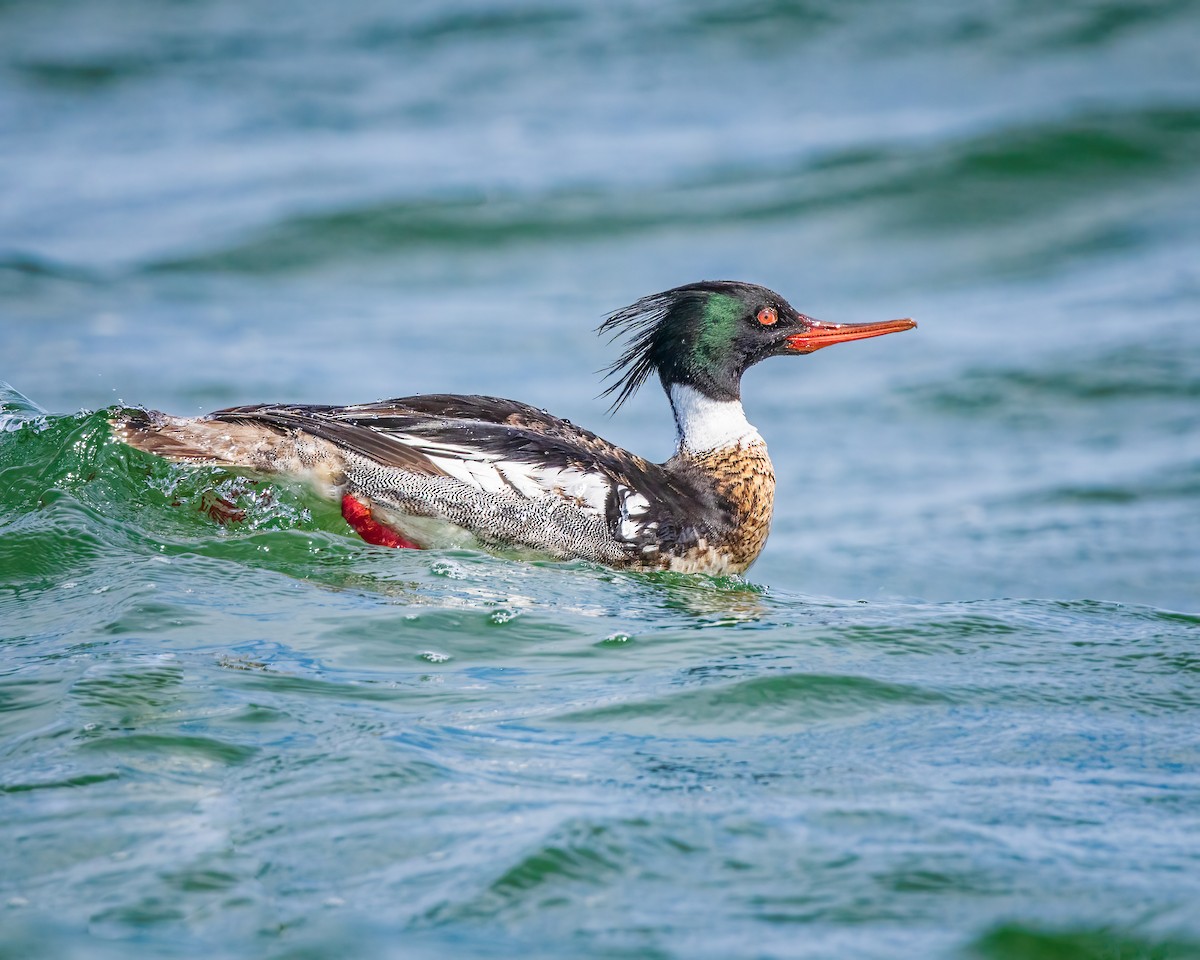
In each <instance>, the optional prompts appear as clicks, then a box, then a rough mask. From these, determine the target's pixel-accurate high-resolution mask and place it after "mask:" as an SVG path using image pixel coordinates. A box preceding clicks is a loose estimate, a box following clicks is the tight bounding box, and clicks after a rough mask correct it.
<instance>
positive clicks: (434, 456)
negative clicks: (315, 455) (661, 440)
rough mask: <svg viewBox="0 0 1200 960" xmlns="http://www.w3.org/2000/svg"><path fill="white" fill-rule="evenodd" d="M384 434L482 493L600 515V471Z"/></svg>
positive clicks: (606, 486) (603, 484) (603, 488)
mask: <svg viewBox="0 0 1200 960" xmlns="http://www.w3.org/2000/svg"><path fill="white" fill-rule="evenodd" d="M385 436H387V438H388V439H389V440H392V441H394V442H396V443H400V444H403V445H404V446H408V447H412V448H413V449H414V450H418V451H420V452H421V453H423V454H424V455H425V456H427V457H428V458H429V459H430V461H432V462H433V464H434V465H435V466H436V467H437V468H438V469H439V470H442V471H443V472H445V473H446V474H447V475H448V476H451V477H453V478H454V479H455V480H458V481H460V482H462V483H465V484H467V485H468V486H471V487H474V488H475V489H476V490H480V491H482V492H484V493H495V494H500V495H508V496H513V495H514V494H515V495H518V496H521V497H525V498H528V499H530V500H538V499H541V498H543V497H555V498H558V499H561V500H569V501H571V502H573V503H575V504H576V505H578V506H579V508H580V509H582V510H585V511H588V512H593V513H597V514H601V515H603V513H604V508H605V505H606V504H607V502H608V495H609V490H610V483H609V480H608V478H607V477H605V476H604V475H603V474H601V473H591V472H588V471H584V470H577V469H573V468H570V467H567V468H562V467H549V466H540V465H538V464H536V463H529V462H527V461H522V460H506V459H504V458H503V457H502V456H501V455H500V454H496V453H486V452H482V451H480V450H476V449H473V448H471V447H464V446H459V445H457V444H452V443H443V442H439V441H436V440H428V439H425V438H423V437H415V436H413V435H411V434H405V433H389V434H385ZM621 489H625V488H621ZM638 499H640V500H641V502H642V503H643V504H644V505H645V507H647V508H648V507H649V504H647V503H646V501H645V498H644V497H640V496H639V497H638Z"/></svg>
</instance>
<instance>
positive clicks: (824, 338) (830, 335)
mask: <svg viewBox="0 0 1200 960" xmlns="http://www.w3.org/2000/svg"><path fill="white" fill-rule="evenodd" d="M805 322H806V323H807V324H808V329H807V330H806V331H805V332H804V333H797V334H794V335H793V336H790V337H788V338H787V340H786V341H785V342H786V343H787V348H788V350H789V351H790V352H792V353H812V352H813V351H814V350H820V349H821V348H822V347H828V346H830V345H832V344H835V343H845V342H846V341H848V340H865V339H866V338H867V337H882V336H883V335H884V334H885V333H901V332H902V331H904V330H912V329H913V328H914V327H915V326H916V325H917V323H916V321H915V320H909V319H908V318H907V317H905V318H904V319H903V320H883V321H881V322H879V323H826V322H825V321H824V320H813V319H811V318H809V317H806V318H805Z"/></svg>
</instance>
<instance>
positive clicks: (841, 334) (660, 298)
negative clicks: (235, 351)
mask: <svg viewBox="0 0 1200 960" xmlns="http://www.w3.org/2000/svg"><path fill="white" fill-rule="evenodd" d="M915 326H916V324H915V323H914V322H913V321H912V320H908V319H904V320H888V321H884V322H881V323H859V324H851V323H825V322H822V321H820V320H814V319H812V318H811V317H807V316H805V315H804V314H802V313H800V312H798V311H797V310H796V309H794V308H793V307H792V306H791V305H790V304H789V303H788V302H787V301H786V300H784V299H783V297H781V296H780V295H779V294H777V293H775V292H773V291H771V290H768V289H767V288H765V287H760V286H756V285H754V284H750V283H740V282H736V281H730V280H716V281H702V282H699V283H690V284H686V285H685V286H681V287H675V288H674V289H672V290H666V291H663V292H662V293H656V294H653V295H652V296H648V297H643V298H642V299H641V300H638V301H637V302H636V303H634V304H631V305H630V306H628V307H624V308H623V309H621V310H617V311H615V312H614V313H612V314H610V315H609V316H608V318H607V319H606V320H605V321H604V323H603V324H601V326H600V327H599V332H600V333H608V334H611V335H612V338H613V339H614V340H615V339H617V338H619V337H622V336H624V337H625V338H626V339H625V343H624V346H625V350H624V352H623V353H622V354H621V356H620V357H619V358H618V359H617V360H616V362H615V363H613V364H612V365H611V366H610V367H609V368H608V369H607V373H608V375H609V377H611V378H612V380H613V382H612V383H611V385H610V386H609V387H608V389H607V390H606V391H605V394H604V395H605V396H612V397H614V399H613V402H612V408H611V409H612V410H616V409H617V408H619V407H620V406H621V405H622V404H623V403H624V402H625V401H626V400H628V399H629V397H630V396H632V395H633V393H634V392H635V391H637V389H638V388H639V387H640V386H641V385H642V384H643V383H645V382H646V380H648V379H649V377H650V375H651V374H652V373H657V374H658V377H659V380H660V381H661V382H662V385H663V389H664V390H665V391H666V393H667V397H668V399H669V400H670V403H671V410H672V412H673V413H674V415H675V428H676V432H677V435H678V445H677V448H676V451H675V455H674V456H672V457H671V459H669V460H668V461H666V462H665V463H661V464H659V463H652V462H650V461H648V460H644V459H642V458H641V457H639V456H637V455H635V454H633V453H630V452H629V451H627V450H623V449H621V448H620V447H618V446H616V445H614V444H612V443H609V442H608V441H606V440H603V439H602V438H600V437H599V436H597V435H596V434H594V433H592V432H591V431H590V430H585V429H583V428H582V427H578V426H576V425H575V424H573V423H571V422H570V421H568V420H563V419H560V418H559V417H555V416H552V415H551V414H549V413H547V412H546V411H545V410H539V409H537V408H535V407H532V406H529V405H527V404H524V403H517V402H515V401H513V400H502V399H499V398H497V397H483V396H454V395H447V394H427V395H422V396H416V397H400V398H397V399H394V400H381V401H378V402H376V403H362V404H353V405H351V406H315V405H310V404H255V405H251V406H242V407H231V408H229V409H227V410H218V411H217V412H215V413H211V414H208V415H207V416H203V417H198V418H180V417H171V416H167V415H166V414H162V413H158V412H156V411H125V412H124V413H123V414H122V415H121V417H120V418H118V419H116V420H114V422H113V426H114V431H115V434H116V436H117V437H118V438H119V439H120V440H122V441H124V442H125V443H127V444H129V445H131V446H134V447H137V448H138V449H141V450H145V451H148V452H150V453H154V454H158V455H160V456H163V457H166V458H167V459H170V460H173V461H177V462H185V463H194V464H205V465H221V466H226V467H232V468H235V469H239V470H248V471H254V472H258V473H265V474H290V475H296V476H303V477H306V478H307V479H309V480H310V481H313V482H314V483H315V484H316V486H317V488H318V489H319V490H321V491H323V492H324V493H325V494H326V495H327V496H329V497H330V498H332V499H334V500H335V501H338V500H340V502H341V507H342V515H343V517H345V519H346V521H347V523H348V524H349V525H350V527H351V528H352V529H354V530H355V531H356V532H357V533H358V534H359V535H360V536H361V537H362V538H363V539H364V540H366V541H368V542H369V543H373V544H379V545H382V546H389V547H416V548H428V547H447V546H481V547H484V548H487V549H491V550H499V551H515V552H518V553H533V554H537V555H542V556H549V557H553V558H558V559H564V560H565V559H582V560H588V561H592V562H595V563H600V564H604V565H607V566H611V567H624V568H632V569H641V570H676V571H682V572H702V573H710V574H729V573H741V572H742V571H744V570H745V569H746V568H747V567H749V566H750V564H751V563H753V562H754V560H755V558H757V557H758V555H759V553H760V552H761V551H762V548H763V545H764V544H765V543H766V540H767V532H768V530H769V528H770V525H771V513H772V509H773V506H774V494H775V473H774V470H773V468H772V466H771V461H770V459H769V458H768V456H767V446H766V444H765V443H764V442H763V439H762V437H761V436H759V433H758V431H757V430H755V429H754V427H752V426H751V425H750V423H749V422H748V421H747V420H746V415H745V413H744V412H743V410H742V403H741V379H742V374H743V373H745V371H746V370H747V368H749V367H750V366H752V365H753V364H756V363H758V362H759V361H760V360H765V359H766V358H767V357H774V356H791V355H804V354H809V353H812V352H814V351H815V350H819V349H821V348H822V347H826V346H829V345H830V344H834V343H842V342H844V341H848V340H860V339H863V338H866V337H877V336H881V335H883V334H887V333H897V332H899V331H902V330H911V329H912V328H913V327H915Z"/></svg>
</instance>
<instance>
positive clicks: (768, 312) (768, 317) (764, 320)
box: [758, 307, 779, 327]
mask: <svg viewBox="0 0 1200 960" xmlns="http://www.w3.org/2000/svg"><path fill="white" fill-rule="evenodd" d="M778 320H779V314H777V313H776V312H775V308H774V307H763V308H762V309H761V310H759V311H758V322H759V323H761V324H762V325H763V326H764V327H769V326H771V324H773V323H775V322H777V321H778Z"/></svg>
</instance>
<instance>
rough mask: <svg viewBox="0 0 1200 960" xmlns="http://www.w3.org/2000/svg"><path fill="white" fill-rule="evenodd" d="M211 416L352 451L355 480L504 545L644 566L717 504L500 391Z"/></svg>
mask: <svg viewBox="0 0 1200 960" xmlns="http://www.w3.org/2000/svg"><path fill="white" fill-rule="evenodd" d="M212 419H214V420H218V421H224V422H228V423H244V424H250V423H253V424H257V425H261V426H265V427H268V428H270V429H272V430H275V431H278V432H281V433H291V432H293V431H299V432H302V433H306V434H309V435H312V436H315V437H319V438H321V439H323V440H326V441H328V442H330V443H332V444H334V445H335V446H336V447H337V448H338V449H339V450H341V451H342V452H343V454H344V456H345V461H346V466H345V471H346V479H347V483H348V484H349V485H350V486H352V487H353V488H354V489H355V490H357V491H361V493H363V494H364V495H366V496H368V497H370V498H371V499H372V501H373V502H375V503H377V504H382V505H384V506H385V507H388V508H390V509H392V510H393V511H394V512H395V513H396V514H398V515H399V516H401V517H418V518H421V517H424V518H435V519H438V520H444V521H447V522H449V523H451V524H453V525H455V526H457V527H460V528H463V529H466V530H469V531H470V532H471V533H472V534H474V535H475V537H476V538H477V539H479V540H481V541H482V542H484V543H487V544H489V545H494V546H505V545H512V544H519V545H523V546H527V547H530V548H533V549H537V550H544V551H547V552H549V553H551V554H554V555H559V556H584V557H591V558H593V559H596V560H598V561H600V562H603V563H608V564H619V563H622V562H639V563H644V562H646V561H647V560H650V559H652V557H651V555H652V554H653V553H655V552H656V551H658V550H660V549H662V547H663V545H664V543H667V544H675V543H678V542H680V541H681V540H686V539H687V538H688V537H689V536H691V535H693V534H690V533H689V531H692V530H693V528H694V526H695V521H696V520H698V519H699V517H696V516H695V514H696V513H697V511H699V512H701V513H703V512H704V510H703V508H704V507H705V506H706V504H705V503H704V501H705V499H706V495H705V493H704V492H703V491H702V490H701V489H699V488H698V487H696V486H694V485H692V484H690V483H688V482H687V481H686V480H684V479H682V478H680V477H677V476H674V475H672V474H669V473H668V472H667V471H666V470H664V469H663V467H661V466H659V465H658V464H654V463H650V462H649V461H647V460H644V459H642V458H641V457H637V456H635V455H633V454H631V453H629V452H628V451H626V450H623V449H621V448H620V447H617V446H615V445H613V444H611V443H609V442H608V441H606V440H603V439H602V438H600V437H599V436H597V435H596V434H594V433H592V432H591V431H588V430H585V429H583V428H581V427H578V426H576V425H574V424H572V423H570V422H569V421H566V420H562V419H560V418H558V417H554V416H551V415H550V414H548V413H546V412H545V411H543V410H538V409H537V408H535V407H531V406H529V405H527V404H522V403H516V402H514V401H511V400H502V399H499V398H495V397H479V396H450V395H425V396H418V397H402V398H398V399H394V400H386V401H380V402H377V403H369V404H357V405H353V406H344V407H334V406H279V405H263V406H249V407H234V408H231V409H228V410H222V411H219V412H217V413H215V414H212ZM708 497H711V495H708Z"/></svg>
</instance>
